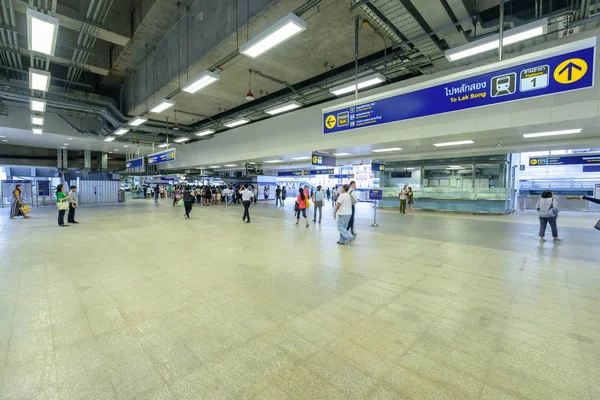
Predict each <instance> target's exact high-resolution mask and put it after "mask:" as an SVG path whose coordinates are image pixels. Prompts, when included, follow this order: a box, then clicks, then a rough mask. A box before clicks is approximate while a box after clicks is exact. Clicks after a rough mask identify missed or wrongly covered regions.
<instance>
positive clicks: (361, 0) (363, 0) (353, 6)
mask: <svg viewBox="0 0 600 400" xmlns="http://www.w3.org/2000/svg"><path fill="white" fill-rule="evenodd" d="M370 2H371V0H360V1H359V2H358V3H355V4H353V5H352V6H351V7H350V12H352V11H354V10H356V9H357V8H359V7H360V6H364V5H365V4H367V3H370Z"/></svg>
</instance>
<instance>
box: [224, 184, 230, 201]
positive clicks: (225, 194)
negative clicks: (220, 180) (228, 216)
mask: <svg viewBox="0 0 600 400" xmlns="http://www.w3.org/2000/svg"><path fill="white" fill-rule="evenodd" d="M223 197H225V204H229V203H231V189H229V188H228V187H226V188H225V189H223Z"/></svg>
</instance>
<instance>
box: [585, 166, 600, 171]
mask: <svg viewBox="0 0 600 400" xmlns="http://www.w3.org/2000/svg"><path fill="white" fill-rule="evenodd" d="M583 172H600V165H584V166H583Z"/></svg>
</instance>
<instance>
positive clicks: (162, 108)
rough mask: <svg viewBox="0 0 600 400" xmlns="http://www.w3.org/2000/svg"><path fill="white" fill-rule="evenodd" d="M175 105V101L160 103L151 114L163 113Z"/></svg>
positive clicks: (152, 109) (151, 110)
mask: <svg viewBox="0 0 600 400" xmlns="http://www.w3.org/2000/svg"><path fill="white" fill-rule="evenodd" d="M174 105H175V102H174V101H171V100H162V101H161V102H160V103H158V104H156V105H155V106H154V107H153V108H151V109H150V112H153V113H156V114H158V113H161V112H163V111H165V110H166V109H168V108H171V107H173V106H174Z"/></svg>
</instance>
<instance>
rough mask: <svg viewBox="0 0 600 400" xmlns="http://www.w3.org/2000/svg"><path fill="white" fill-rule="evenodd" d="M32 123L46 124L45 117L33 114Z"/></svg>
mask: <svg viewBox="0 0 600 400" xmlns="http://www.w3.org/2000/svg"><path fill="white" fill-rule="evenodd" d="M31 123H32V124H33V125H44V117H40V116H37V115H32V116H31Z"/></svg>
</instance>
